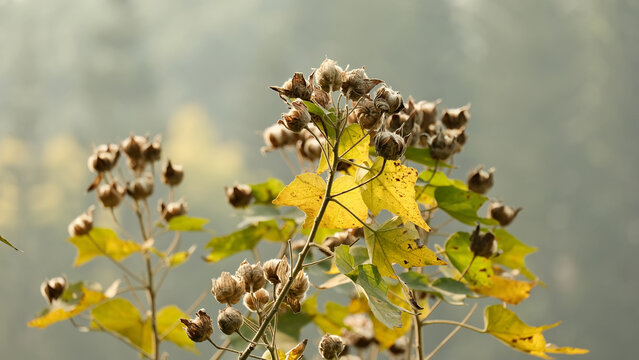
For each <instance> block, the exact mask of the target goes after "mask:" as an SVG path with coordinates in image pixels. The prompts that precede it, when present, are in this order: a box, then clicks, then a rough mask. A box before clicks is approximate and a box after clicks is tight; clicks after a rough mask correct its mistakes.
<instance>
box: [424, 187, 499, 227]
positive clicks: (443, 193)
mask: <svg viewBox="0 0 639 360" xmlns="http://www.w3.org/2000/svg"><path fill="white" fill-rule="evenodd" d="M435 199H436V200H437V206H438V207H439V208H440V209H442V210H444V211H445V212H446V213H447V214H448V215H450V216H452V217H453V218H455V219H457V220H459V221H461V222H462V223H464V224H467V225H475V223H476V222H477V221H479V222H481V223H482V224H486V225H496V224H498V223H497V222H496V221H495V220H493V219H485V218H480V217H479V216H477V210H479V208H480V207H481V206H482V205H483V204H484V202H486V200H488V198H487V197H485V196H483V195H479V194H477V193H474V192H472V191H464V190H461V189H460V188H458V187H457V186H442V187H438V188H437V189H435Z"/></svg>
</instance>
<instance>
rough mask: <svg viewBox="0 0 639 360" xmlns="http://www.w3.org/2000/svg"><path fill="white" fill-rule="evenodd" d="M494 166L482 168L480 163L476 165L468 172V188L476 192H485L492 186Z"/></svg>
mask: <svg viewBox="0 0 639 360" xmlns="http://www.w3.org/2000/svg"><path fill="white" fill-rule="evenodd" d="M494 172H495V168H490V169H488V171H486V170H484V167H483V166H482V165H479V166H477V167H476V168H475V169H473V171H471V172H470V174H468V189H470V191H474V192H476V193H478V194H485V193H487V192H488V190H490V189H491V188H492V187H493V184H494V180H493V173H494Z"/></svg>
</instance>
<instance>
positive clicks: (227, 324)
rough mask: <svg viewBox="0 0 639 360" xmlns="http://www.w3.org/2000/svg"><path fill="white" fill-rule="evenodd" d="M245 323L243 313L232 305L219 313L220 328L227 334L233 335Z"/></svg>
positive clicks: (218, 324)
mask: <svg viewBox="0 0 639 360" xmlns="http://www.w3.org/2000/svg"><path fill="white" fill-rule="evenodd" d="M243 323H244V318H243V317H242V314H241V313H240V312H239V311H237V310H236V309H233V308H232V307H230V306H229V307H227V308H225V309H224V310H220V312H219V314H218V315H217V326H218V327H219V328H220V331H222V332H223V333H225V334H226V335H231V334H233V333H234V332H236V331H238V330H239V329H240V327H242V324H243Z"/></svg>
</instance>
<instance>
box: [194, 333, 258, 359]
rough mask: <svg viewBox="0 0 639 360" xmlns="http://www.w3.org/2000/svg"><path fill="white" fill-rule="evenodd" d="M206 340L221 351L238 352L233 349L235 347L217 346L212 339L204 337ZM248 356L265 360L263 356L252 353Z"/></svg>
mask: <svg viewBox="0 0 639 360" xmlns="http://www.w3.org/2000/svg"><path fill="white" fill-rule="evenodd" d="M206 340H208V341H209V342H210V343H211V344H212V345H213V346H214V347H215V348H216V349H218V350H222V351H228V352H232V353H236V354H239V353H240V352H239V351H237V350H235V349H230V348H226V347H222V346H217V345H216V344H215V343H214V342H213V340H211V338H208V339H206ZM248 356H250V357H252V358H253V359H260V360H265V359H264V358H263V357H259V356H254V355H248Z"/></svg>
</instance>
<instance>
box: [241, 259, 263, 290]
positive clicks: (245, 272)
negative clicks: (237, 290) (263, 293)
mask: <svg viewBox="0 0 639 360" xmlns="http://www.w3.org/2000/svg"><path fill="white" fill-rule="evenodd" d="M235 277H237V278H239V279H242V280H244V287H245V288H244V289H245V290H246V291H250V292H254V291H257V290H259V289H261V288H263V287H264V284H266V277H265V276H264V270H263V269H262V264H261V263H260V262H259V261H258V262H257V264H254V265H251V264H249V262H248V261H246V260H244V261H242V263H241V264H240V267H239V268H238V269H237V271H236V272H235Z"/></svg>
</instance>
